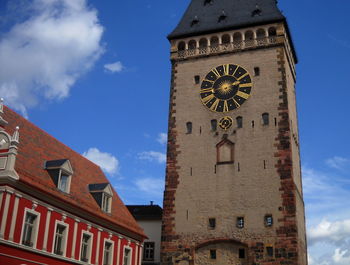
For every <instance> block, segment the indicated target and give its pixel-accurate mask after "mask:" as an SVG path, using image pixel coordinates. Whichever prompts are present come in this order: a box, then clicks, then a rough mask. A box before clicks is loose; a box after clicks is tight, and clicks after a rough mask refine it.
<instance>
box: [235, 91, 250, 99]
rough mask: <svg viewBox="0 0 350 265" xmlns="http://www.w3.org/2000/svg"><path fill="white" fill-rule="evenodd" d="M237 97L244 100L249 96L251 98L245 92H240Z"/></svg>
mask: <svg viewBox="0 0 350 265" xmlns="http://www.w3.org/2000/svg"><path fill="white" fill-rule="evenodd" d="M236 95H237V96H239V97H241V98H244V99H248V98H249V96H250V95H249V94H247V93H244V92H242V91H238V92H237V94H236Z"/></svg>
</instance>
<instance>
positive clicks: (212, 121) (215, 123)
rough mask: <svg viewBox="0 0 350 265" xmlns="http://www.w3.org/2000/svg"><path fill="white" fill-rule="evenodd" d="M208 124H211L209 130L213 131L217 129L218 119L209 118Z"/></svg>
mask: <svg viewBox="0 0 350 265" xmlns="http://www.w3.org/2000/svg"><path fill="white" fill-rule="evenodd" d="M210 124H211V130H212V131H214V132H215V131H216V130H217V128H218V121H217V120H211V122H210Z"/></svg>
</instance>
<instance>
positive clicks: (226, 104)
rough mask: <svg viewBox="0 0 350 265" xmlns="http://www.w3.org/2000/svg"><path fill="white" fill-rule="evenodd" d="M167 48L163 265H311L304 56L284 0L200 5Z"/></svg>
mask: <svg viewBox="0 0 350 265" xmlns="http://www.w3.org/2000/svg"><path fill="white" fill-rule="evenodd" d="M168 39H169V40H170V43H171V63H172V72H171V92H170V108H169V111H170V113H169V131H168V150H167V168H166V183H165V192H164V205H163V207H164V211H163V226H162V246H161V256H162V264H164V265H176V264H180V265H203V264H225V265H226V264H234V265H238V264H240V265H248V264H249V265H251V264H256V265H258V264H260V265H263V264H265V265H275V264H276V265H277V264H278V265H282V264H284V265H286V264H288V265H306V264H307V251H306V232H305V216H304V201H303V191H302V180H301V170H300V156H299V136H298V121H297V111H296V99H295V82H296V72H295V64H296V63H297V56H296V52H295V50H294V46H293V42H292V39H291V35H290V31H289V29H288V25H287V21H286V18H285V17H284V16H283V15H282V13H281V11H280V10H279V9H278V7H277V1H276V0H244V1H243V0H192V1H191V3H190V5H189V7H188V8H187V10H186V12H185V14H184V16H183V17H182V19H181V21H180V23H179V24H178V26H177V27H176V28H175V30H174V31H173V32H172V33H171V34H170V35H169V36H168Z"/></svg>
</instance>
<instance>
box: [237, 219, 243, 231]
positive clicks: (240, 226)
mask: <svg viewBox="0 0 350 265" xmlns="http://www.w3.org/2000/svg"><path fill="white" fill-rule="evenodd" d="M236 225H237V227H238V228H243V227H244V217H237V224H236Z"/></svg>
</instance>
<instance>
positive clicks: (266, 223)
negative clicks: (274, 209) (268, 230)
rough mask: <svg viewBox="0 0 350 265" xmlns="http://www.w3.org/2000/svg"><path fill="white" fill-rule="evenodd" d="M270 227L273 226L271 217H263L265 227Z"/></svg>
mask: <svg viewBox="0 0 350 265" xmlns="http://www.w3.org/2000/svg"><path fill="white" fill-rule="evenodd" d="M272 225H273V218H272V215H266V216H265V226H267V227H271V226H272Z"/></svg>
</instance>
